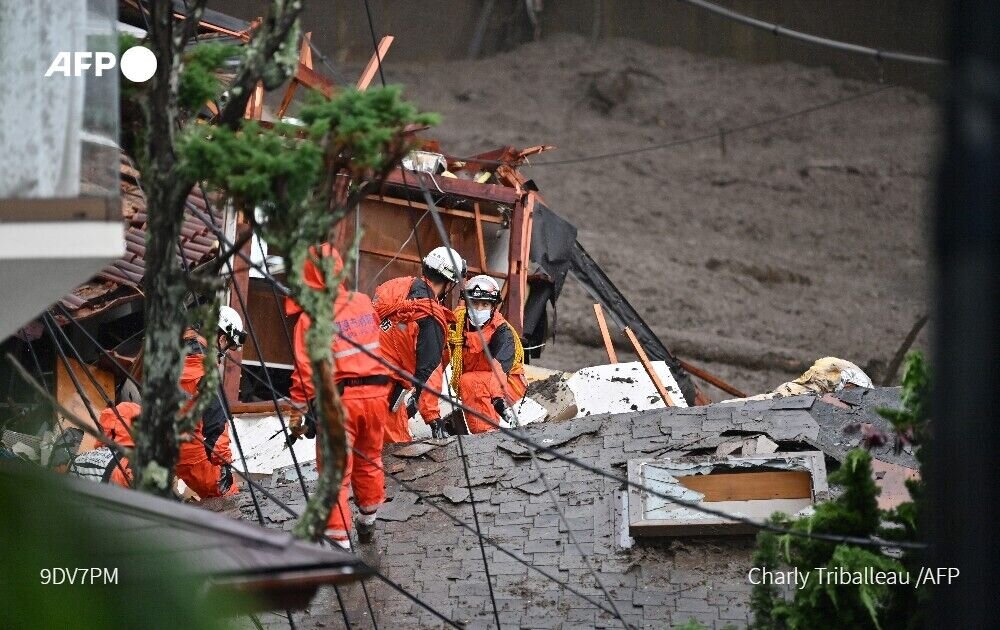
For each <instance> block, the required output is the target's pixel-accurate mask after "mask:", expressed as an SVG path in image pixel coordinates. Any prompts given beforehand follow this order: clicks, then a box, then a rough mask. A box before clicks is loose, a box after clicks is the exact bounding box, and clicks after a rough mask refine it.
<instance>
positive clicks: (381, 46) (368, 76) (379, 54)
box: [356, 35, 395, 92]
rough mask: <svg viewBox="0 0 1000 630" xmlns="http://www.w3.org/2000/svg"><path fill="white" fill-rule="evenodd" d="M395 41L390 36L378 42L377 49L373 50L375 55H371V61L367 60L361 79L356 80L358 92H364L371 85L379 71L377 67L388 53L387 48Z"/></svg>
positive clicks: (385, 36)
mask: <svg viewBox="0 0 1000 630" xmlns="http://www.w3.org/2000/svg"><path fill="white" fill-rule="evenodd" d="M394 39H395V37H393V36H392V35H384V36H383V37H382V39H381V40H379V43H378V47H377V48H376V49H375V54H373V55H372V57H371V59H369V60H368V65H366V66H365V69H364V70H363V71H362V72H361V77H359V78H358V83H357V86H356V87H357V89H358V91H359V92H364V91H365V90H367V89H368V86H369V85H371V83H372V79H374V78H375V73H376V72H378V71H379V67H380V66H381V65H382V60H383V59H385V54H386V53H387V52H389V47H390V46H392V41H393V40H394Z"/></svg>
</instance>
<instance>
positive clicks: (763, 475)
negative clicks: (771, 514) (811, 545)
mask: <svg viewBox="0 0 1000 630" xmlns="http://www.w3.org/2000/svg"><path fill="white" fill-rule="evenodd" d="M677 481H678V482H680V484H681V485H682V486H684V487H685V488H688V489H689V490H694V491H695V492H700V493H702V494H704V495H705V498H704V499H702V501H706V502H707V501H754V500H760V499H810V498H812V475H810V474H809V472H808V471H805V470H781V471H767V472H746V473H716V474H709V475H689V476H686V477H678V478H677Z"/></svg>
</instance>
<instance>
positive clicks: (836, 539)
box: [191, 208, 927, 549]
mask: <svg viewBox="0 0 1000 630" xmlns="http://www.w3.org/2000/svg"><path fill="white" fill-rule="evenodd" d="M191 211H192V214H194V215H195V217H196V218H198V219H199V220H201V221H202V222H203V223H205V224H206V225H209V226H210V229H213V227H214V226H211V224H210V223H209V222H208V219H207V217H206V216H205V214H204V213H203V212H201V210H199V209H197V208H191ZM213 233H214V234H215V235H216V237H217V238H219V239H220V242H221V243H224V244H225V243H229V244H230V246H231V243H230V242H229V240H228V238H227V237H226V235H225V234H224V233H222V232H221V231H220V230H218V229H217V228H216V229H213ZM235 253H236V255H238V256H239V257H240V258H242V259H243V260H244V262H246V263H247V265H248V266H250V267H252V268H254V269H256V270H257V271H258V272H260V273H261V274H262V275H264V274H265V273H266V271H265V270H263V269H262V268H261V266H260V265H259V264H257V263H256V262H255V261H253V260H251V259H250V257H249V256H247V255H245V254H243V253H242V252H240V251H236V252H235ZM264 278H265V279H267V280H268V281H269V282H272V283H274V284H275V286H276V287H277V289H278V290H279V291H280V292H282V293H284V294H285V295H291V294H290V293H289V291H288V288H287V287H286V286H284V285H283V284H282V283H281V282H280V281H279V280H278V279H277V278H275V277H274V276H273V275H271V274H267V275H264ZM335 334H336V335H337V336H338V337H339V338H340V339H341V340H343V341H344V342H345V343H347V344H348V345H351V346H352V347H353V348H355V349H356V350H358V352H360V353H362V354H365V355H366V356H368V357H369V358H371V359H372V360H374V361H376V362H378V363H380V364H381V365H383V366H385V367H386V368H388V369H389V370H391V371H392V372H393V373H395V374H396V375H397V376H399V377H400V378H401V379H404V380H406V381H407V382H409V383H411V384H413V385H414V386H416V385H421V386H422V387H423V389H424V391H427V392H430V393H431V394H432V395H434V396H437V397H438V398H440V399H442V400H445V401H447V402H448V403H450V404H451V405H453V406H454V407H456V408H459V409H462V410H463V411H464V412H465V413H467V414H472V415H473V416H475V417H476V418H478V419H480V420H482V421H484V422H486V423H487V424H489V425H490V426H493V427H494V428H496V429H497V430H499V431H500V432H501V433H503V434H504V435H506V436H508V437H510V438H511V439H513V440H515V441H517V442H519V443H521V444H524V445H525V446H530V447H532V448H537V449H539V450H540V451H541V452H543V453H547V454H549V455H552V456H553V457H554V458H556V459H559V460H561V461H564V462H566V463H568V464H570V465H573V466H576V467H578V468H581V469H583V470H587V471H589V472H591V473H594V474H595V475H598V476H600V477H604V478H605V479H609V480H611V481H614V482H616V483H620V484H624V485H625V486H628V487H630V488H634V489H636V490H642V491H644V492H646V493H647V494H650V495H651V496H654V497H657V498H660V499H663V500H664V501H669V502H670V503H674V504H676V505H680V506H681V507H686V508H689V509H692V510H695V511H697V512H701V513H703V514H708V515H711V516H716V517H718V518H722V519H725V520H729V521H735V522H738V523H743V524H745V525H749V526H751V527H753V528H755V529H758V530H763V531H769V532H773V533H775V534H780V535H789V536H795V537H798V538H808V539H813V540H822V541H825V542H832V543H842V544H850V545H856V546H859V547H871V548H877V549H878V548H890V549H925V548H926V547H927V545H926V544H925V543H922V542H915V541H890V540H882V539H878V538H863V537H859V536H841V535H838V534H823V533H815V532H807V531H800V530H794V529H787V528H784V527H780V526H777V525H774V524H772V523H768V522H760V521H756V520H754V519H751V518H748V517H745V516H741V515H739V514H730V513H727V512H724V511H722V510H716V509H713V508H709V507H706V506H705V505H703V504H701V503H695V502H691V501H685V500H683V499H678V498H677V497H674V496H671V495H669V494H666V493H664V492H660V491H658V490H656V489H654V488H650V487H646V486H644V485H642V484H640V483H637V482H635V481H631V480H629V479H627V478H626V477H621V476H619V475H616V474H614V473H611V472H608V471H605V470H601V469H600V468H597V467H595V466H591V465H590V464H587V463H585V462H582V461H579V460H577V459H575V458H573V457H570V456H568V455H566V454H564V453H562V452H560V451H558V450H556V449H554V448H551V447H548V446H545V445H544V444H540V443H538V442H535V441H533V440H531V439H530V438H527V437H525V436H524V435H521V434H520V433H518V432H516V431H513V430H511V429H508V428H507V427H505V426H503V425H500V424H497V423H496V422H494V421H493V419H492V418H489V417H487V416H486V415H484V414H482V413H479V412H478V411H476V410H475V409H472V408H470V407H468V406H466V405H464V404H462V403H461V402H459V401H457V400H455V399H454V398H451V397H450V396H448V395H447V394H445V393H444V392H442V391H439V390H435V389H434V388H432V387H430V386H428V385H425V384H422V383H419V382H417V380H416V378H414V377H413V375H412V374H410V373H408V372H406V371H405V370H402V369H400V368H399V367H397V366H396V365H394V364H392V363H390V362H388V361H386V360H385V359H383V358H382V357H381V356H379V355H377V354H375V353H374V352H372V351H371V350H369V349H368V348H365V347H364V346H363V344H360V343H358V342H356V341H355V340H353V339H351V338H350V337H348V336H346V335H343V334H342V333H340V332H339V331H338V332H336V333H335Z"/></svg>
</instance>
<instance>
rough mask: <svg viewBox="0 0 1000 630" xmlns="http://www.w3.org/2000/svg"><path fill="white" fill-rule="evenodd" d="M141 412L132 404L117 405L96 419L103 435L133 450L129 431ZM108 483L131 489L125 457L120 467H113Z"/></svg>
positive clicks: (130, 471) (128, 467) (129, 471)
mask: <svg viewBox="0 0 1000 630" xmlns="http://www.w3.org/2000/svg"><path fill="white" fill-rule="evenodd" d="M115 409H117V410H118V413H117V414H116V413H115ZM141 412H142V409H141V408H140V407H139V405H137V404H135V403H134V402H122V403H118V404H117V405H115V408H114V409H112V408H111V407H108V408H107V409H105V410H103V411H102V412H101V415H100V417H99V418H98V420H99V421H100V423H101V430H102V431H104V435H106V436H107V437H108V439H109V440H112V441H114V442H117V443H118V444H121V445H122V446H124V447H125V448H135V442H134V441H133V440H132V436H131V435H129V431H130V430H131V429H132V425H133V423H134V422H135V419H136V418H137V417H138V416H139V414H140V413H141ZM119 415H120V416H121V420H124V421H125V424H126V425H127V426H128V429H126V428H125V427H123V426H122V423H121V420H119V419H118V416H119ZM109 483H113V484H115V485H117V486H121V487H123V488H130V487H132V467H131V466H129V463H128V458H127V457H122V458H121V466H115V470H114V472H113V473H111V479H110V480H109Z"/></svg>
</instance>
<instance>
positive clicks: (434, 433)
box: [431, 418, 449, 438]
mask: <svg viewBox="0 0 1000 630" xmlns="http://www.w3.org/2000/svg"><path fill="white" fill-rule="evenodd" d="M448 435H449V434H448V424H447V423H446V422H445V421H444V418H438V419H437V420H435V421H434V422H432V423H431V437H433V438H446V437H448Z"/></svg>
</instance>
